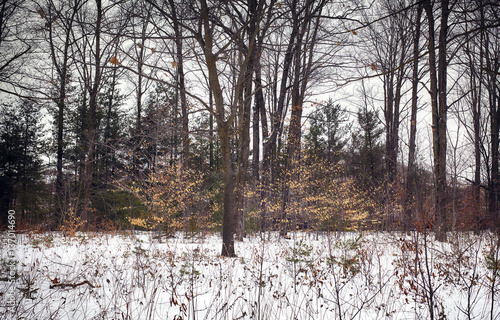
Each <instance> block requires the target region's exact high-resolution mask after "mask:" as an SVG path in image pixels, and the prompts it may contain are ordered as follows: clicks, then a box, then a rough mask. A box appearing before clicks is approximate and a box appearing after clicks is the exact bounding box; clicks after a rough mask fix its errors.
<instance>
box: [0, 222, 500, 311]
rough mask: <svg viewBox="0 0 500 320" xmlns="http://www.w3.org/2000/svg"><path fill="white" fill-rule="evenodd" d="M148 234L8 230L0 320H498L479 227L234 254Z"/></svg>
mask: <svg viewBox="0 0 500 320" xmlns="http://www.w3.org/2000/svg"><path fill="white" fill-rule="evenodd" d="M6 236H7V234H2V237H3V238H5V237H6ZM154 236H155V234H153V233H134V234H132V235H131V234H117V233H114V234H106V233H102V234H90V233H89V234H79V235H77V236H76V237H74V238H65V237H64V236H63V235H62V234H59V233H44V234H18V235H17V237H16V242H17V245H16V247H15V251H16V259H17V261H18V263H17V265H16V270H17V275H16V277H17V276H18V277H17V279H16V280H15V281H14V282H9V281H8V274H9V269H8V266H7V262H6V261H7V246H5V245H2V247H1V248H2V249H1V259H2V260H1V262H2V265H1V267H0V295H1V296H0V299H1V305H0V319H71V320H76V319H133V320H136V319H175V320H177V319H300V320H302V319H329V320H330V319H429V318H431V317H434V318H435V319H444V317H446V318H447V319H468V318H469V317H470V319H490V317H491V315H493V319H500V316H499V313H500V302H499V301H500V300H499V297H498V296H497V295H498V294H499V292H498V290H499V289H500V285H499V284H498V282H499V281H500V279H499V278H498V276H499V275H500V274H499V269H500V264H499V263H498V261H499V252H498V251H499V247H498V240H497V239H496V237H494V236H492V235H491V234H489V233H485V234H482V235H473V234H469V233H467V234H465V233H462V234H458V235H450V237H449V242H447V243H440V242H436V241H434V239H433V237H432V236H431V235H428V236H425V235H424V234H422V233H416V232H415V233H412V234H410V235H402V234H396V233H392V234H390V233H364V234H358V233H332V234H316V233H310V234H305V233H295V234H293V236H292V239H290V240H285V239H281V238H279V237H277V235H275V234H270V235H269V234H265V235H264V236H263V238H261V235H254V236H249V237H248V238H246V239H245V241H243V242H237V243H236V251H237V254H238V258H223V257H220V255H219V253H220V249H221V240H220V236H218V235H204V236H201V235H196V236H194V237H186V236H184V235H183V234H181V233H179V234H177V236H176V237H175V238H170V239H162V240H161V241H159V240H158V239H156V238H155V237H154ZM3 240H4V239H2V244H3V243H4V242H3ZM12 288H13V289H14V290H13V291H9V290H10V289H12ZM10 292H14V293H15V303H14V304H13V305H12V307H11V306H10V305H9V304H8V298H11V297H10V296H11V294H10ZM431 310H432V315H431ZM440 317H441V318H440Z"/></svg>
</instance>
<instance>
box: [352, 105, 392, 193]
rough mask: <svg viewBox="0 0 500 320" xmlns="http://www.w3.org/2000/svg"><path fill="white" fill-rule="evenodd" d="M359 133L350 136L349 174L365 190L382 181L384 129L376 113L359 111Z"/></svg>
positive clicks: (364, 110) (376, 185) (383, 173)
mask: <svg viewBox="0 0 500 320" xmlns="http://www.w3.org/2000/svg"><path fill="white" fill-rule="evenodd" d="M357 120H358V125H359V129H360V130H359V132H354V133H353V134H352V142H351V152H350V158H351V159H350V161H349V163H348V167H349V168H350V170H349V171H350V173H351V174H352V175H353V176H354V177H356V179H357V180H358V183H359V184H360V185H361V187H362V188H363V189H365V190H369V189H372V188H374V187H378V186H379V185H380V183H381V182H382V181H383V179H384V176H385V172H384V145H383V142H382V141H381V140H382V135H383V133H384V129H383V128H382V126H381V123H380V120H379V118H378V112H376V111H370V110H367V109H360V110H359V111H358V114H357Z"/></svg>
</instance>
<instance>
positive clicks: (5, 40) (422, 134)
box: [0, 0, 500, 256]
mask: <svg viewBox="0 0 500 320" xmlns="http://www.w3.org/2000/svg"><path fill="white" fill-rule="evenodd" d="M499 13H500V7H499V4H498V3H497V2H496V1H490V0H475V1H468V0H467V1H465V0H455V1H449V0H440V1H437V0H436V1H434V0H421V1H417V0H415V1H410V0H398V1H389V0H379V1H375V2H373V3H359V2H357V1H353V2H345V1H339V2H336V1H326V0H321V1H312V0H300V1H299V0H287V1H278V0H268V1H258V0H247V1H207V0H201V1H175V0H169V1H159V0H128V1H119V0H108V1H105V0H71V1H58V0H40V1H31V0H24V1H23V0H21V1H18V0H17V1H16V0H6V1H3V2H2V10H1V17H0V23H1V26H0V27H1V32H0V35H1V38H0V51H1V52H2V55H1V58H0V79H1V81H2V85H1V86H0V90H1V91H2V92H3V96H2V101H3V103H2V115H1V127H0V131H1V132H0V133H1V140H0V143H1V159H0V162H1V163H0V179H2V183H1V187H0V188H1V195H0V196H1V205H2V209H1V211H2V213H1V215H2V217H3V221H2V223H4V224H5V219H6V216H7V210H8V209H14V210H16V212H17V215H18V222H19V223H21V224H24V225H25V226H26V227H30V228H35V227H38V228H43V229H62V230H68V228H69V229H71V228H73V229H75V228H77V227H82V228H86V229H92V228H98V229H99V228H100V229H106V228H107V229H116V228H131V227H135V228H145V229H155V230H162V231H165V232H173V231H175V230H180V229H184V230H187V231H193V232H196V231H198V230H222V236H223V249H222V254H223V255H228V256H232V255H234V238H235V236H236V238H241V237H243V236H244V234H245V232H249V231H259V230H279V231H280V233H281V234H282V235H283V236H286V235H287V233H288V232H290V231H291V230H295V229H307V230H347V229H359V228H370V229H384V230H388V229H406V230H408V229H414V228H420V229H422V228H425V229H432V230H434V231H436V233H437V235H438V237H439V238H440V239H441V240H445V239H446V234H447V232H448V231H450V230H458V229H469V230H470V229H473V230H479V229H487V228H495V229H496V228H498V226H499V223H500V220H499V212H498V211H499V207H498V203H499V200H500V199H499V197H500V195H499V188H500V176H499V167H498V164H499V137H498V132H499V126H500V121H499V120H498V119H499V118H500V117H499V115H500V80H499V68H500V62H499V61H500V59H499V56H500V41H499V21H500V19H499ZM341 92H344V93H345V92H351V94H350V96H349V97H347V98H345V96H342V95H341ZM328 97H329V98H328Z"/></svg>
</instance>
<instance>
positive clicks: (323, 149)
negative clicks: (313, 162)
mask: <svg viewBox="0 0 500 320" xmlns="http://www.w3.org/2000/svg"><path fill="white" fill-rule="evenodd" d="M347 120H348V119H347V112H346V110H344V109H343V108H342V107H341V106H340V105H339V104H335V103H334V102H333V101H332V100H329V101H328V102H327V104H326V105H325V106H321V107H319V108H317V109H316V110H315V111H314V112H313V113H312V114H311V115H310V116H309V125H310V126H309V132H308V133H307V134H306V135H305V142H306V152H308V153H309V156H310V157H311V158H322V159H325V160H326V161H327V163H329V164H335V163H337V162H338V161H339V160H340V157H341V154H340V153H341V151H342V150H343V149H344V147H345V145H346V144H347V139H346V138H343V136H344V135H345V134H346V133H347V130H348V127H347V126H346V125H345V122H347Z"/></svg>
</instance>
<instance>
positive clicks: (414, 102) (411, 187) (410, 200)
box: [405, 3, 422, 230]
mask: <svg viewBox="0 0 500 320" xmlns="http://www.w3.org/2000/svg"><path fill="white" fill-rule="evenodd" d="M421 17H422V4H421V3H420V4H419V5H418V8H417V18H416V21H415V31H414V38H413V71H412V91H411V115H410V141H409V149H408V177H407V180H406V200H405V203H406V209H405V212H406V215H405V228H406V229H407V230H408V229H410V228H411V227H412V225H413V217H412V213H413V211H414V210H413V209H414V208H413V206H414V205H415V199H414V197H415V194H416V180H417V178H418V177H417V172H416V164H415V162H416V157H415V153H416V137H417V112H418V109H417V106H418V95H417V94H418V81H419V77H418V70H419V69H418V56H419V51H420V48H419V47H420V45H419V42H420V24H421V22H420V20H421Z"/></svg>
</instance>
